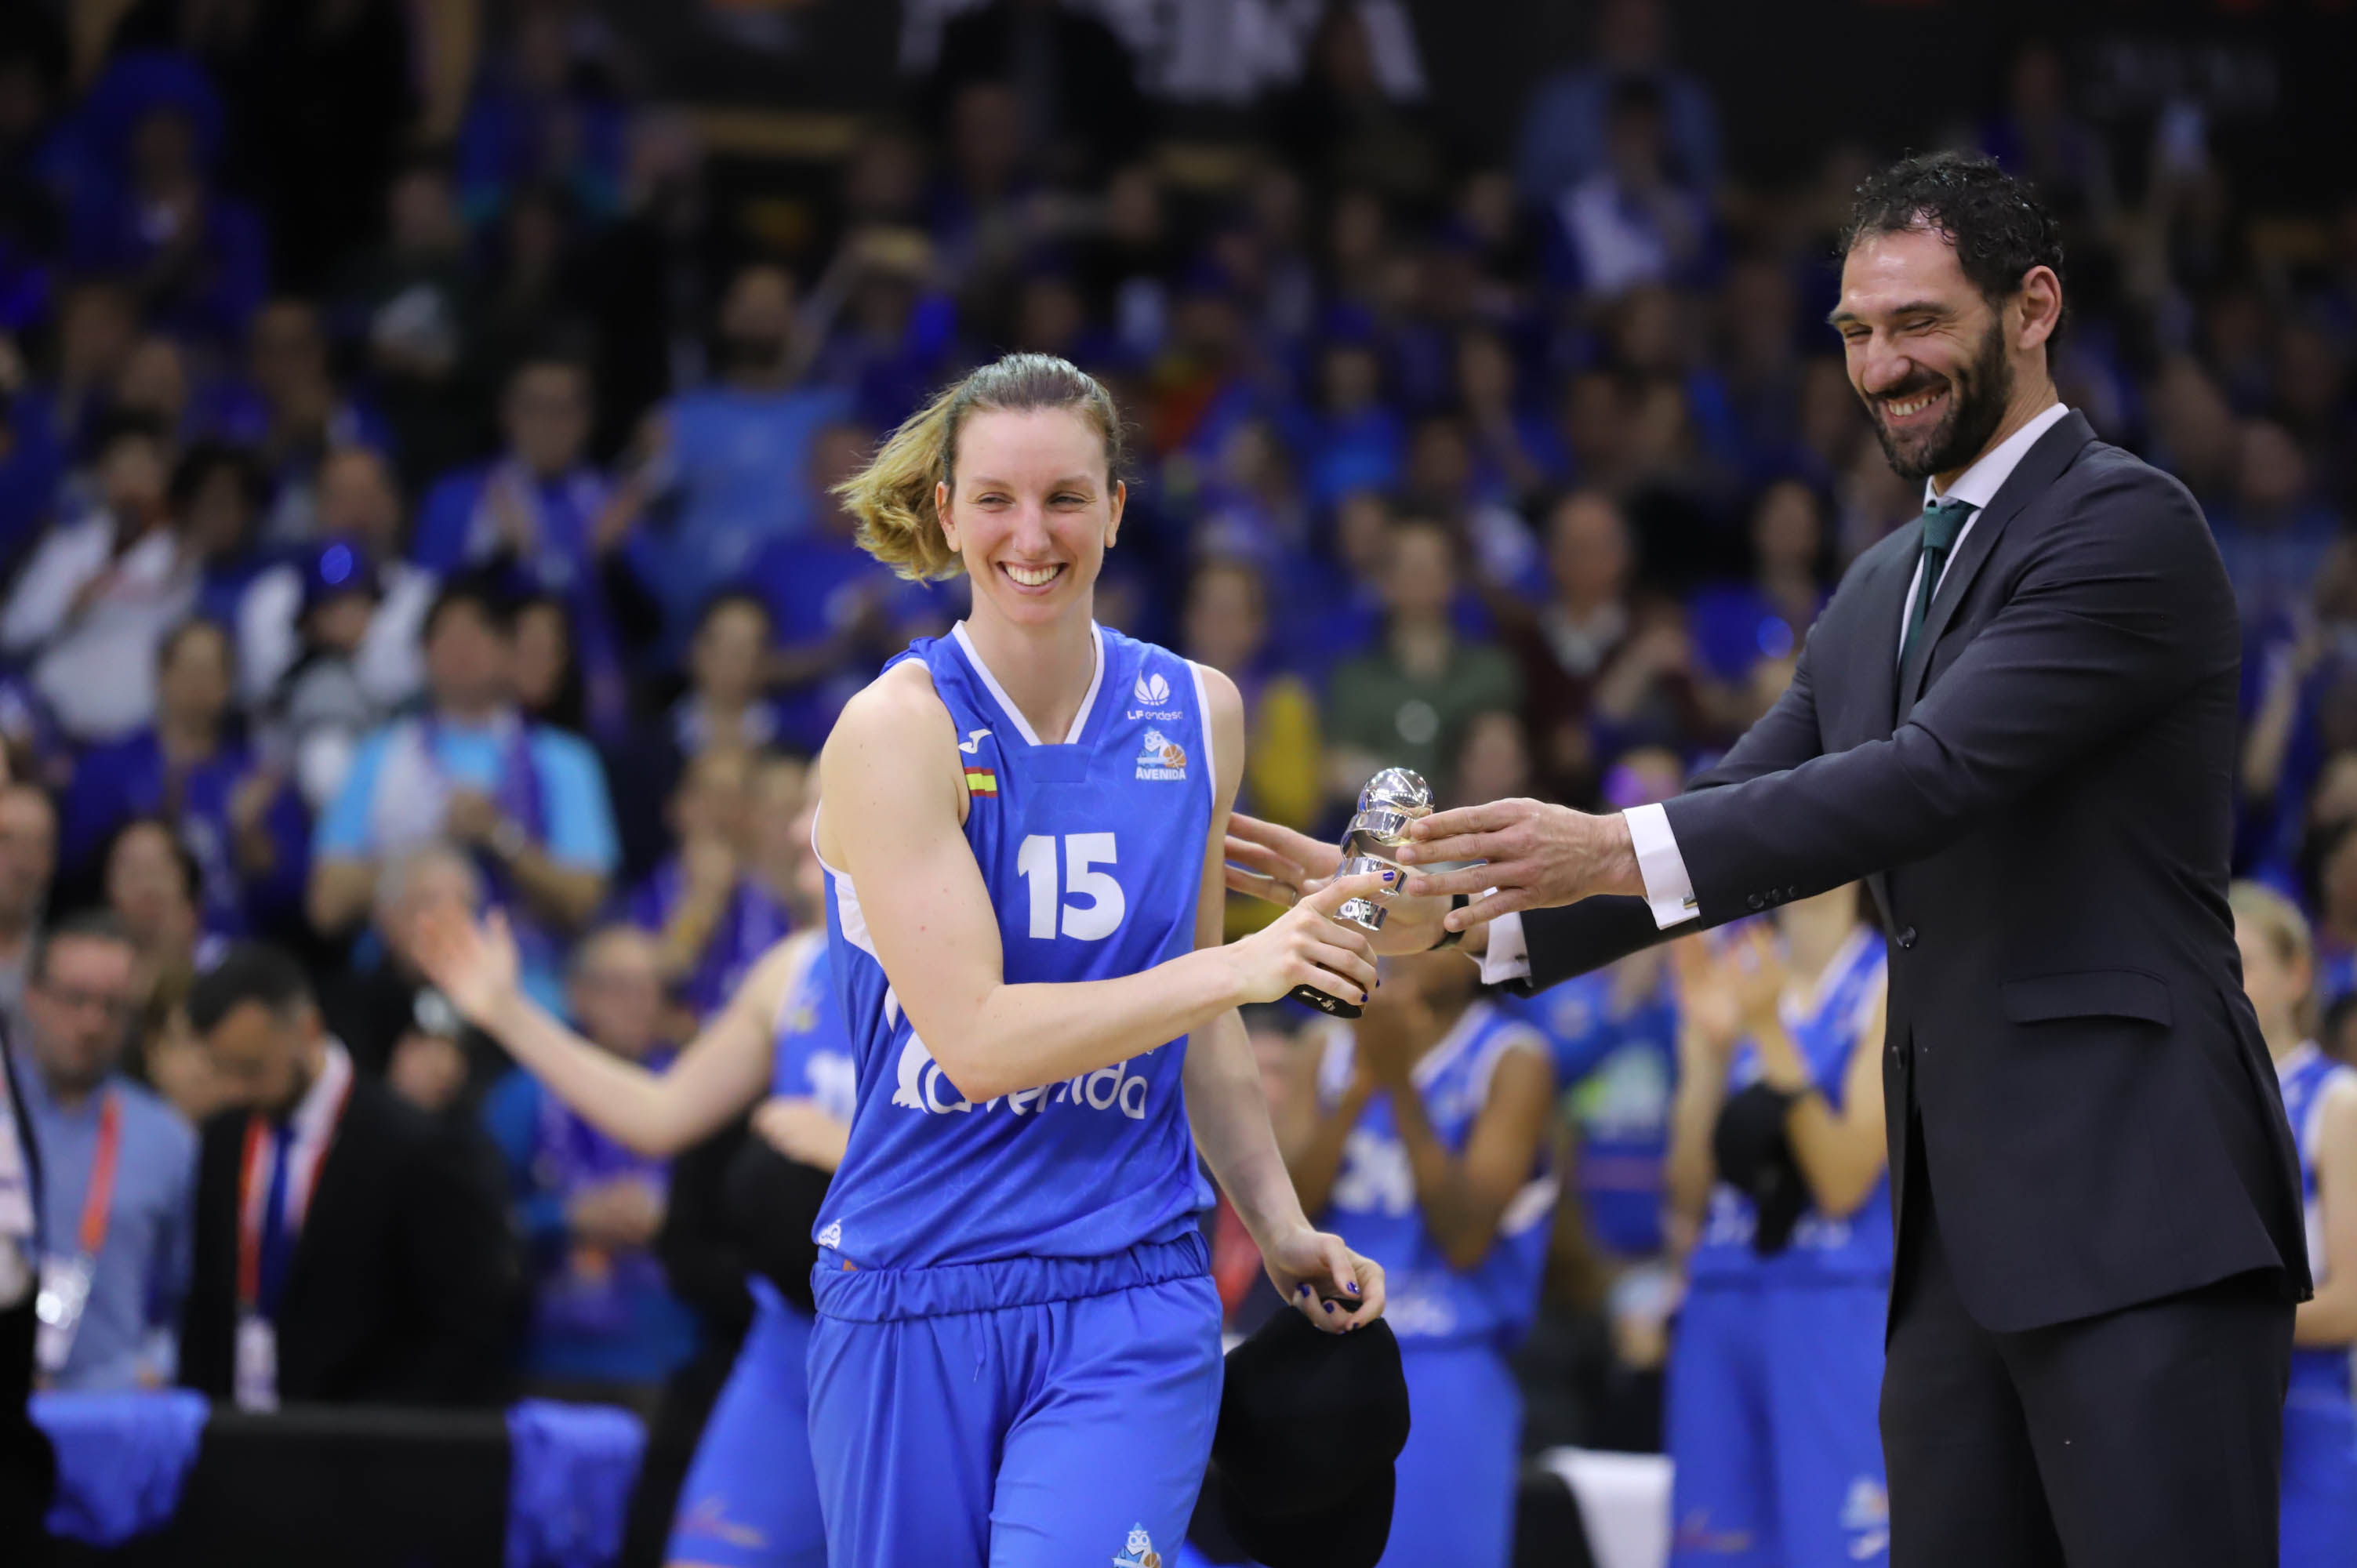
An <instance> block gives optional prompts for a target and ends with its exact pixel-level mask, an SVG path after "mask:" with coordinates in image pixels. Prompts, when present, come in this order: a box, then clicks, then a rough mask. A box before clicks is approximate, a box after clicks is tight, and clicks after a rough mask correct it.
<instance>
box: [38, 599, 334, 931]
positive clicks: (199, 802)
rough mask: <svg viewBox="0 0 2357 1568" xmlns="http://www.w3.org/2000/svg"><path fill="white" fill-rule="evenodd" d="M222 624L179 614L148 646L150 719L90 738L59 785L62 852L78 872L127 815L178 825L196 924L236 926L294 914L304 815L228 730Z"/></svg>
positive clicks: (279, 776)
mask: <svg viewBox="0 0 2357 1568" xmlns="http://www.w3.org/2000/svg"><path fill="white" fill-rule="evenodd" d="M234 670H235V660H234V658H233V656H232V652H231V646H230V636H229V633H228V631H227V630H225V629H224V628H222V627H221V625H220V623H219V622H216V621H210V620H190V621H184V622H182V623H181V624H180V625H179V626H178V627H177V628H174V629H173V630H172V631H171V632H170V633H168V634H167V636H166V637H165V639H164V642H163V645H162V647H161V648H159V649H158V650H156V722H155V723H154V724H153V725H149V726H148V727H147V728H145V729H143V730H140V731H138V732H137V733H135V734H134V735H133V736H130V737H129V738H127V739H125V740H121V741H117V742H114V743H113V744H112V745H109V746H97V747H94V748H93V749H92V750H91V751H90V752H89V753H87V754H86V755H85V756H84V757H82V760H81V766H80V768H77V769H76V771H75V774H74V784H73V788H72V789H70V790H68V791H67V792H66V815H65V827H64V843H63V848H64V860H65V865H66V869H67V872H68V874H69V875H75V874H82V875H86V874H88V873H89V872H90V871H91V869H92V868H93V866H94V865H95V863H96V860H97V856H98V854H99V851H100V850H101V849H102V848H103V847H104V845H105V843H106V841H107V840H108V839H109V838H110V837H111V836H113V833H114V832H115V830H116V829H118V828H120V827H121V826H122V825H123V824H124V822H128V821H130V820H131V819H132V818H134V817H147V816H158V817H162V818H164V819H166V820H167V821H169V822H176V823H178V826H179V836H180V839H181V841H182V842H183V843H186V844H187V845H188V851H189V853H190V854H193V855H194V856H195V857H196V861H197V865H198V866H199V869H200V871H201V873H202V878H203V895H202V908H203V917H204V925H205V929H207V930H209V931H212V932H215V933H217V934H219V935H221V936H224V937H230V938H236V937H241V936H243V935H245V934H246V933H247V932H248V931H250V930H252V929H255V928H256V927H266V926H271V925H274V924H277V923H280V922H283V921H289V920H293V919H296V918H300V913H301V908H302V893H303V881H304V876H305V873H306V872H307V859H308V848H307V843H306V838H307V832H308V828H309V823H308V822H307V815H306V813H305V811H304V809H303V801H302V797H301V795H300V794H299V793H298V792H297V791H296V790H295V789H291V788H290V787H289V785H288V781H287V779H286V778H285V775H284V774H283V773H282V772H280V771H279V770H277V769H275V768H270V767H267V766H265V765H264V763H263V762H262V760H261V759H260V758H259V757H256V756H255V755H254V751H253V747H252V746H249V745H247V744H246V741H245V739H244V737H243V736H242V735H240V734H238V733H237V729H236V727H235V724H236V721H235V715H234V714H233V713H232V712H231V706H230V700H231V694H232V693H233V692H234V691H235V682H234Z"/></svg>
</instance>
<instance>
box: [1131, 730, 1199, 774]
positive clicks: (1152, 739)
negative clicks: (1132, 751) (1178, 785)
mask: <svg viewBox="0 0 2357 1568" xmlns="http://www.w3.org/2000/svg"><path fill="white" fill-rule="evenodd" d="M1137 776H1138V777H1139V778H1140V779H1184V778H1186V777H1187V748H1186V747H1185V746H1180V745H1179V743H1178V742H1177V741H1175V740H1172V739H1170V738H1169V737H1168V736H1165V735H1164V734H1163V733H1162V732H1161V731H1160V730H1158V729H1150V730H1147V731H1146V741H1145V744H1144V746H1142V747H1141V748H1140V749H1139V751H1138V754H1137Z"/></svg>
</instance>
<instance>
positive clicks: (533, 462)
mask: <svg viewBox="0 0 2357 1568" xmlns="http://www.w3.org/2000/svg"><path fill="white" fill-rule="evenodd" d="M500 417H501V421H502V424H503V425H504V427H505V429H506V433H507V450H506V451H505V452H504V453H502V454H501V455H500V456H499V457H498V458H496V459H495V460H493V461H491V462H489V463H485V464H482V465H480V466H479V467H472V468H466V469H461V470H460V471H459V472H457V473H456V474H452V475H450V476H449V477H448V478H445V479H443V480H442V481H441V482H440V483H439V484H437V485H436V486H435V487H434V489H433V490H432V492H431V493H430V494H428V495H427V496H426V498H425V507H424V509H423V510H422V511H421V512H420V513H419V516H418V520H417V535H416V538H415V539H414V541H413V542H412V543H411V545H410V558H411V559H412V560H414V561H415V562H416V563H417V564H418V565H420V566H422V567H424V568H425V570H427V571H429V572H433V573H436V574H438V575H442V576H445V577H447V576H449V575H453V574H455V573H457V572H458V571H460V570H462V569H467V568H479V567H483V566H486V565H489V564H492V563H494V562H498V563H501V564H509V565H511V566H512V567H513V569H514V570H515V571H516V572H517V573H518V575H521V576H522V578H523V579H524V581H525V582H527V583H528V584H530V585H532V586H533V588H535V589H537V590H538V591H539V592H542V593H544V594H547V595H549V596H552V597H554V598H556V599H558V600H560V601H562V602H563V603H564V605H565V608H566V610H567V612H568V613H569V615H570V617H571V619H572V623H573V624H572V630H573V633H574V637H575V639H576V641H575V652H576V657H577V658H578V659H579V660H580V663H581V669H582V672H583V675H584V678H585V682H586V695H587V700H588V701H587V706H588V715H589V721H590V727H591V728H592V730H593V731H595V732H597V733H599V734H608V733H611V732H612V731H613V729H614V728H615V727H616V726H617V725H619V723H620V721H621V718H622V715H623V711H624V708H625V705H626V703H627V699H628V695H629V693H628V692H627V691H626V690H625V688H624V682H623V675H622V639H621V634H620V630H619V627H618V625H617V621H616V616H615V611H614V607H613V603H612V600H611V599H610V598H609V596H608V583H609V582H610V581H612V580H613V579H614V578H615V576H616V575H617V574H619V575H620V576H621V580H622V585H623V586H624V588H625V593H626V595H627V594H628V593H629V592H630V587H629V585H630V580H631V578H632V577H633V576H634V575H636V574H637V573H638V572H639V571H640V569H641V568H642V567H651V564H652V563H651V559H649V558H648V556H647V546H646V545H645V543H644V542H643V540H642V539H641V537H640V535H639V534H638V532H637V531H636V530H635V528H633V527H630V523H631V522H633V521H635V518H634V517H632V516H631V515H630V514H618V515H619V521H620V523H621V526H616V525H615V523H616V517H613V516H609V514H608V505H607V502H608V494H607V485H606V480H605V478H604V477H603V476H602V475H600V474H599V473H598V472H597V469H596V468H594V467H591V466H590V465H589V463H588V462H587V458H586V456H585V448H586V447H587V443H588V440H589V417H590V398H589V378H588V375H587V372H586V371H583V370H582V368H581V367H580V366H579V365H577V364H576V363H574V362H572V361H571V360H564V359H558V358H554V357H550V356H542V357H539V358H534V359H530V360H525V361H524V362H523V363H522V365H520V366H518V367H517V369H516V372H515V374H514V376H513V377H511V379H510V380H509V382H508V391H507V397H506V401H505V402H504V403H503V404H502V405H501V410H500Z"/></svg>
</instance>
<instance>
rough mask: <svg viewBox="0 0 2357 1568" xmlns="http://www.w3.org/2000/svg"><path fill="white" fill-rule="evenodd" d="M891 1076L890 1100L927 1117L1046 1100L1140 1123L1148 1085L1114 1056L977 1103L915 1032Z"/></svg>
mask: <svg viewBox="0 0 2357 1568" xmlns="http://www.w3.org/2000/svg"><path fill="white" fill-rule="evenodd" d="M893 1078H894V1086H893V1090H892V1103H893V1104H895V1105H898V1106H899V1107H900V1108H902V1109H903V1110H907V1111H921V1112H924V1113H925V1114H926V1115H928V1116H946V1115H948V1114H950V1113H951V1112H958V1111H996V1110H997V1109H998V1107H999V1105H1000V1104H1001V1103H1002V1102H1003V1103H1004V1104H1005V1105H1006V1109H1007V1110H1008V1111H1009V1112H1012V1113H1013V1114H1015V1115H1017V1116H1028V1115H1031V1114H1033V1113H1035V1112H1039V1111H1043V1110H1045V1109H1046V1108H1047V1107H1049V1106H1050V1105H1077V1106H1081V1107H1082V1108H1084V1109H1086V1110H1090V1111H1119V1112H1121V1113H1122V1114H1123V1115H1124V1116H1126V1117H1128V1118H1129V1119H1130V1120H1131V1121H1133V1122H1143V1121H1145V1120H1146V1092H1147V1090H1148V1089H1149V1088H1150V1087H1151V1086H1150V1085H1149V1084H1148V1083H1147V1082H1146V1077H1145V1075H1144V1074H1142V1073H1134V1072H1131V1071H1130V1070H1129V1063H1128V1062H1126V1061H1117V1062H1115V1063H1114V1064H1113V1066H1111V1067H1101V1068H1099V1069H1096V1071H1094V1072H1084V1073H1082V1074H1081V1076H1080V1077H1078V1078H1070V1079H1064V1080H1063V1081H1062V1082H1060V1083H1050V1084H1043V1085H1041V1086H1040V1087H1039V1088H1038V1089H1018V1090H1016V1091H1015V1092H1014V1093H1012V1094H1006V1095H997V1096H994V1097H993V1098H991V1099H989V1100H985V1101H982V1102H981V1103H980V1104H976V1103H975V1102H974V1101H971V1100H968V1099H967V1098H966V1097H965V1096H964V1095H963V1094H961V1093H959V1092H958V1086H957V1085H956V1084H954V1083H952V1082H951V1081H950V1080H949V1075H948V1074H946V1073H944V1072H943V1071H942V1067H941V1064H940V1063H939V1062H937V1061H935V1060H933V1053H932V1052H931V1051H929V1050H927V1049H926V1048H925V1042H924V1041H922V1040H920V1039H919V1038H918V1037H917V1036H915V1035H914V1034H911V1035H909V1038H908V1040H907V1042H906V1043H904V1044H903V1045H902V1046H901V1047H900V1060H899V1065H898V1067H897V1068H896V1069H895V1071H894V1073H893Z"/></svg>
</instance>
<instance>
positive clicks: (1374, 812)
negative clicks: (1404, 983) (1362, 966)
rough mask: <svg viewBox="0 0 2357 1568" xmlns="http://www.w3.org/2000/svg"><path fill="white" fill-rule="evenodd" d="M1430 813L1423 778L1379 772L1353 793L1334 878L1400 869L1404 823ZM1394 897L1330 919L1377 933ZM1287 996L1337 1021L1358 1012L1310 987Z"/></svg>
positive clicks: (1355, 905) (1352, 903)
mask: <svg viewBox="0 0 2357 1568" xmlns="http://www.w3.org/2000/svg"><path fill="white" fill-rule="evenodd" d="M1431 814H1432V786H1431V785H1429V784H1427V783H1426V782H1425V781H1424V777H1423V775H1421V774H1419V773H1415V772H1414V771H1412V770H1410V769H1408V768H1384V769H1383V771H1382V772H1380V773H1378V774H1376V775H1375V776H1374V777H1373V778H1372V779H1368V780H1367V787H1366V788H1365V789H1361V790H1360V791H1359V809H1358V811H1357V812H1356V814H1354V815H1353V816H1352V817H1351V826H1350V829H1349V831H1348V832H1344V833H1343V835H1342V865H1341V866H1340V869H1339V870H1337V871H1336V872H1335V874H1334V875H1335V876H1336V877H1337V878H1338V879H1339V878H1340V877H1344V876H1359V875H1365V874H1367V873H1369V872H1377V871H1385V870H1398V869H1400V866H1399V862H1398V861H1397V860H1395V859H1394V858H1393V856H1394V851H1395V850H1397V849H1398V847H1399V846H1400V845H1401V844H1404V843H1406V842H1407V826H1408V824H1409V823H1410V822H1414V821H1415V820H1416V819H1417V818H1418V817H1424V816H1429V815H1431ZM1422 869H1424V870H1427V871H1428V870H1431V869H1433V868H1432V867H1430V866H1426V867H1423V868H1422ZM1397 897H1398V895H1396V894H1384V895H1383V896H1381V897H1380V898H1352V899H1351V900H1349V901H1348V902H1347V903H1345V904H1343V906H1342V907H1341V908H1340V909H1339V910H1337V911H1336V912H1335V918H1336V919H1337V920H1338V921H1341V922H1345V923H1348V924H1350V925H1353V926H1356V927H1358V928H1359V929H1361V930H1362V931H1365V932H1366V933H1367V934H1368V935H1370V936H1372V935H1374V934H1375V933H1376V932H1378V931H1380V930H1382V929H1383V922H1384V921H1385V920H1386V919H1387V918H1390V916H1391V913H1392V910H1391V908H1390V906H1391V905H1392V904H1393V902H1394V900H1395V899H1396V898H1397ZM1443 902H1444V903H1445V900H1444V901H1443ZM1293 997H1294V1000H1296V1001H1297V1002H1306V1003H1308V1004H1309V1005H1310V1006H1312V1007H1315V1008H1317V1009H1318V1011H1319V1012H1321V1013H1329V1014H1331V1015H1333V1016H1335V1017H1337V1018H1355V1017H1357V1016H1358V1015H1359V1014H1360V1012H1361V1009H1360V1008H1358V1007H1356V1006H1353V1005H1352V1004H1350V1003H1348V1002H1345V1001H1343V1000H1342V999H1341V998H1340V997H1338V996H1329V995H1328V994H1327V993H1325V992H1323V991H1320V990H1318V988H1317V987H1316V986H1314V985H1297V986H1296V987H1294V989H1293Z"/></svg>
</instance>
